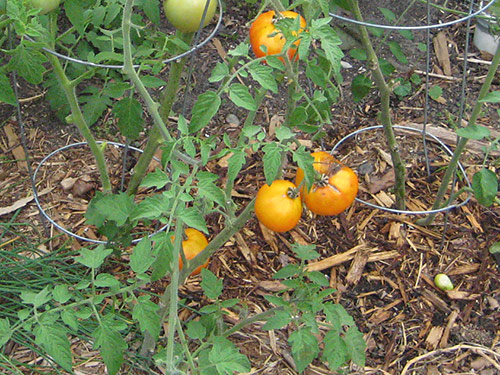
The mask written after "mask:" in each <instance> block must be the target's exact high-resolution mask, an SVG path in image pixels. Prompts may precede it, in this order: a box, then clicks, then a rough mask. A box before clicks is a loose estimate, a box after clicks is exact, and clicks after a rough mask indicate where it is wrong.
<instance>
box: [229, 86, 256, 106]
mask: <svg viewBox="0 0 500 375" xmlns="http://www.w3.org/2000/svg"><path fill="white" fill-rule="evenodd" d="M229 98H230V99H231V101H232V102H233V103H234V104H236V105H237V106H238V107H242V108H245V109H248V110H249V111H255V110H257V104H256V103H255V99H254V98H253V97H252V95H251V94H250V91H248V87H246V86H245V85H242V84H241V83H233V84H232V85H231V86H229Z"/></svg>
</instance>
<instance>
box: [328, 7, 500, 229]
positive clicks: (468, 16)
mask: <svg viewBox="0 0 500 375" xmlns="http://www.w3.org/2000/svg"><path fill="white" fill-rule="evenodd" d="M495 1H496V0H491V1H475V0H469V1H468V2H467V3H468V4H467V5H468V11H467V12H459V11H457V12H456V13H457V14H459V15H460V17H458V18H456V19H454V20H451V21H447V22H441V19H438V21H437V22H435V23H432V22H431V20H432V11H431V10H432V9H433V8H434V7H436V5H437V4H436V3H437V2H431V1H430V0H420V1H418V4H420V5H423V6H425V7H426V12H427V15H426V17H425V24H415V25H410V26H408V25H399V24H380V23H373V22H366V21H359V20H356V19H352V18H349V17H347V16H345V15H343V14H341V13H342V12H338V13H333V12H331V13H329V15H330V16H331V17H332V18H333V20H337V21H342V22H347V23H350V24H355V25H358V26H365V27H369V28H376V29H383V30H386V31H388V32H392V31H404V30H411V31H424V32H425V33H426V62H425V103H424V115H423V128H422V129H415V128H412V127H407V126H399V125H393V126H392V127H393V128H394V129H404V130H406V131H410V132H418V133H421V135H422V144H423V149H424V156H425V163H426V169H427V173H428V175H430V162H429V158H428V150H427V140H428V138H431V139H432V140H433V141H435V142H436V143H438V144H439V146H440V147H441V148H442V149H443V150H444V151H445V152H446V154H448V155H452V154H453V152H452V150H451V149H450V148H449V147H448V146H447V145H446V144H445V143H444V142H443V141H442V140H440V139H439V138H438V137H437V136H435V135H433V134H431V133H429V132H428V130H427V125H428V123H429V108H430V104H429V97H430V95H429V82H430V78H431V75H430V72H431V66H430V64H431V63H430V62H431V57H430V51H431V31H433V30H438V29H443V28H447V27H450V26H452V25H457V24H460V23H465V26H466V36H465V50H464V54H463V68H462V76H461V83H462V85H461V91H460V101H459V114H458V116H457V118H458V119H457V123H458V124H462V120H463V118H464V107H465V97H466V95H465V92H466V87H467V70H468V63H469V48H470V39H471V38H470V33H471V21H472V20H474V19H475V18H477V17H482V16H484V15H485V14H486V11H487V10H488V9H489V8H490V7H491V6H493V4H494V3H495ZM409 3H410V5H409V7H411V6H413V5H414V3H416V1H411V2H409ZM446 3H447V2H445V4H446ZM459 3H460V4H462V5H463V2H459ZM437 8H438V9H440V10H442V9H441V8H440V7H437ZM407 10H408V9H407ZM448 10H450V9H448ZM400 18H402V16H401V17H400ZM396 22H398V20H396ZM381 128H383V126H382V125H377V126H370V127H366V128H362V129H358V130H356V131H354V132H352V133H350V134H348V135H346V136H345V137H344V138H342V139H341V140H340V141H339V142H337V144H336V145H335V146H334V147H333V149H332V150H331V152H335V151H336V150H337V149H338V148H339V147H340V146H341V145H342V144H343V143H345V142H346V141H348V140H350V139H351V138H354V139H355V138H356V137H357V136H358V135H359V134H361V133H364V132H368V131H375V130H378V129H381ZM458 169H459V170H460V171H461V172H462V173H463V175H464V176H465V181H466V184H467V186H468V187H469V188H470V187H471V183H470V181H469V179H468V177H467V175H466V173H465V169H464V167H463V165H462V164H461V163H458ZM456 178H457V177H456V174H455V176H454V180H453V182H452V191H451V193H453V187H454V186H455V183H456ZM470 198H471V194H470V193H468V195H467V197H466V198H465V199H464V200H463V201H462V202H460V203H457V204H454V203H453V202H448V204H447V205H446V206H444V207H442V208H439V209H433V210H421V211H409V210H398V209H394V208H390V207H384V206H380V205H377V204H373V203H371V202H368V201H365V200H362V199H360V198H356V201H358V202H359V203H362V204H364V205H367V206H369V207H372V208H376V209H379V210H382V211H387V212H391V213H395V214H403V215H429V214H436V213H439V212H443V213H445V215H446V214H447V213H448V212H449V211H450V210H452V209H454V208H458V207H461V206H463V205H465V204H466V203H467V202H468V201H469V200H470ZM446 220H447V216H445V221H446Z"/></svg>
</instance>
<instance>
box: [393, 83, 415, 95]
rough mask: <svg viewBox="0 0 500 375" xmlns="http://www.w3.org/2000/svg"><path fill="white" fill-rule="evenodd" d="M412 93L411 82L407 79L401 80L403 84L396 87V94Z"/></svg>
mask: <svg viewBox="0 0 500 375" xmlns="http://www.w3.org/2000/svg"><path fill="white" fill-rule="evenodd" d="M410 93H411V83H410V82H407V81H401V84H400V85H398V86H396V87H395V88H394V94H396V95H398V96H401V97H405V96H408V95H410Z"/></svg>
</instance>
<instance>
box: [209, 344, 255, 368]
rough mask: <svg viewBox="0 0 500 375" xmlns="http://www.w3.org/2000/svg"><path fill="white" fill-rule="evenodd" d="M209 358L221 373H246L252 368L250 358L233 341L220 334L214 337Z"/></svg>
mask: <svg viewBox="0 0 500 375" xmlns="http://www.w3.org/2000/svg"><path fill="white" fill-rule="evenodd" d="M208 359H209V361H210V362H211V363H212V364H213V365H214V366H215V367H216V369H217V372H218V373H219V375H232V374H234V373H245V372H249V371H250V369H251V366H250V362H249V361H248V358H247V357H245V356H244V355H243V354H241V353H240V352H239V350H238V348H236V346H235V345H234V344H233V343H232V342H231V341H229V340H228V339H226V338H224V337H220V336H216V337H214V339H213V347H212V349H211V350H210V353H209V354H208Z"/></svg>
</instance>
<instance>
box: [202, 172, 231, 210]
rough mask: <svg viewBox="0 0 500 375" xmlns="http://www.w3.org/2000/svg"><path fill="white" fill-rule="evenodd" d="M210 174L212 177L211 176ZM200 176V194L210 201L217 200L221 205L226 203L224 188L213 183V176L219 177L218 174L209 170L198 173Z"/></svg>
mask: <svg viewBox="0 0 500 375" xmlns="http://www.w3.org/2000/svg"><path fill="white" fill-rule="evenodd" d="M209 176H210V177H209ZM197 177H198V195H199V196H200V197H202V198H205V199H208V200H209V201H212V202H216V203H217V204H219V205H220V206H224V204H225V202H224V201H225V195H224V192H223V191H222V189H220V188H219V187H218V186H217V185H215V184H214V183H213V181H214V180H213V177H215V178H216V179H218V176H217V175H214V174H212V173H208V172H202V173H198V174H197Z"/></svg>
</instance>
